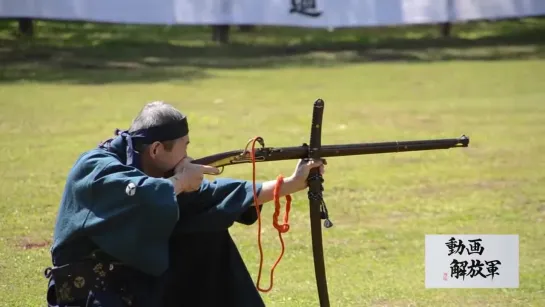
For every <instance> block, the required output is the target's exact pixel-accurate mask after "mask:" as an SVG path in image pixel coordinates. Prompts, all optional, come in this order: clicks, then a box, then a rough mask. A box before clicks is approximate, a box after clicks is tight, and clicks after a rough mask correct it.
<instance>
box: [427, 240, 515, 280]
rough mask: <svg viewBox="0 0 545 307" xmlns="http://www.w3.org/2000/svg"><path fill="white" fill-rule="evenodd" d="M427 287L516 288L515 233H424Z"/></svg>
mask: <svg viewBox="0 0 545 307" xmlns="http://www.w3.org/2000/svg"><path fill="white" fill-rule="evenodd" d="M425 249H426V251H425V267H426V288H518V287H519V237H518V235H478V234H475V235H426V247H425Z"/></svg>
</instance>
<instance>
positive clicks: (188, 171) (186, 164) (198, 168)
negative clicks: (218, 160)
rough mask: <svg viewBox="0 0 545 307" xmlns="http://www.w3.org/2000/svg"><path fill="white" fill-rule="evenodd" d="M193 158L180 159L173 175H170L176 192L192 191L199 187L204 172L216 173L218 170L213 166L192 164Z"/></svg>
mask: <svg viewBox="0 0 545 307" xmlns="http://www.w3.org/2000/svg"><path fill="white" fill-rule="evenodd" d="M192 160H193V159H192V158H190V157H187V158H185V159H183V160H182V161H180V163H178V165H176V167H175V168H174V176H173V177H171V178H172V179H171V180H173V182H174V186H175V187H176V194H179V193H182V192H193V191H196V190H198V189H199V188H200V186H201V183H202V181H203V179H204V174H208V175H218V174H219V173H220V170H219V169H217V168H216V167H213V166H208V165H201V164H193V163H191V161H192Z"/></svg>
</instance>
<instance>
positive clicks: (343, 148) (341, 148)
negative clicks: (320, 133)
mask: <svg viewBox="0 0 545 307" xmlns="http://www.w3.org/2000/svg"><path fill="white" fill-rule="evenodd" d="M468 146H469V137H467V136H465V135H462V136H461V137H459V138H452V139H436V140H417V141H396V142H378V143H363V144H347V145H325V146H322V148H321V156H322V157H338V156H353V155H365V154H380V153H395V152H407V151H422V150H438V149H449V148H455V147H468Z"/></svg>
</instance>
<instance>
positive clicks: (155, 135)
mask: <svg viewBox="0 0 545 307" xmlns="http://www.w3.org/2000/svg"><path fill="white" fill-rule="evenodd" d="M188 133H189V126H188V124H187V117H184V118H183V119H181V120H178V121H175V122H172V123H169V124H165V125H159V126H154V127H150V128H145V129H140V130H136V131H133V132H129V131H128V130H125V131H116V134H117V135H120V136H121V137H123V138H124V139H125V140H126V142H127V165H131V166H134V167H136V168H140V167H139V164H140V161H139V160H140V159H138V153H137V152H136V151H135V148H134V146H135V143H136V144H139V145H140V144H151V143H153V142H165V141H172V140H176V139H179V138H181V137H184V136H186V135H187V134H188Z"/></svg>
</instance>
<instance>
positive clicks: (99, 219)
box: [83, 159, 179, 275]
mask: <svg viewBox="0 0 545 307" xmlns="http://www.w3.org/2000/svg"><path fill="white" fill-rule="evenodd" d="M86 164H87V167H89V168H90V170H89V172H88V175H87V176H86V178H85V180H84V181H83V182H84V183H86V184H87V185H88V189H85V191H87V193H89V195H87V197H86V200H87V201H86V204H87V207H88V215H87V217H86V219H85V221H84V223H83V228H84V229H86V231H87V232H88V233H89V235H90V237H91V239H92V240H93V241H94V242H95V243H96V244H97V245H98V246H100V247H101V248H102V249H103V250H104V251H105V252H107V253H109V254H110V255H112V256H114V257H116V258H118V259H120V260H122V261H123V262H125V263H127V264H129V265H133V266H135V267H137V268H140V269H141V270H142V271H145V272H148V273H150V274H154V275H156V274H160V273H161V272H162V271H164V270H165V269H166V267H167V265H168V256H167V253H166V251H167V250H168V249H167V246H168V239H169V237H170V235H171V233H172V230H173V229H174V227H175V225H176V222H177V220H178V218H179V208H178V204H177V202H176V194H175V191H174V186H173V184H172V183H171V182H170V181H169V180H168V179H164V178H154V177H149V176H147V175H145V174H144V173H143V172H141V171H140V170H138V169H136V168H133V167H130V166H126V165H124V164H122V163H120V162H119V161H118V160H116V159H97V160H96V161H94V160H93V159H89V160H88V161H87V163H86ZM84 173H86V172H84Z"/></svg>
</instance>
